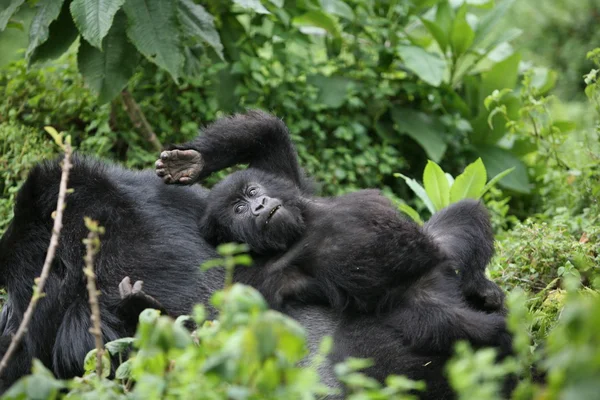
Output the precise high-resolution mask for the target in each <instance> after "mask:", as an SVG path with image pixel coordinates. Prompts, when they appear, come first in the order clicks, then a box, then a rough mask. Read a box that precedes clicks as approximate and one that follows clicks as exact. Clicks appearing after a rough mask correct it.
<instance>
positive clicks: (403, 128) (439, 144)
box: [392, 108, 447, 162]
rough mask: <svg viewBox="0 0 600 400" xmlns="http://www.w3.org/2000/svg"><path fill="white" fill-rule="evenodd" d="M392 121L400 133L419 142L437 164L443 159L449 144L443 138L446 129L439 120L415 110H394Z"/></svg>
mask: <svg viewBox="0 0 600 400" xmlns="http://www.w3.org/2000/svg"><path fill="white" fill-rule="evenodd" d="M392 119H393V120H394V123H395V124H396V125H397V126H398V131H399V132H402V133H405V134H407V135H408V136H410V137H411V138H412V139H413V140H414V141H415V142H417V143H418V144H419V145H420V146H421V147H422V148H423V150H425V153H427V157H429V158H430V159H432V160H433V161H435V162H439V161H440V160H441V159H442V157H443V156H444V153H445V152H446V147H447V144H446V142H445V141H444V138H443V136H442V134H443V132H444V129H445V128H444V126H443V125H442V124H441V123H440V121H439V120H438V119H437V118H435V117H432V116H431V115H427V114H425V113H422V112H419V111H415V110H410V109H406V108H394V109H392Z"/></svg>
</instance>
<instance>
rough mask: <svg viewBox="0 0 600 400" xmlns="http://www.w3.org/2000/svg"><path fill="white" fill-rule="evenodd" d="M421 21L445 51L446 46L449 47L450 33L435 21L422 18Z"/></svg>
mask: <svg viewBox="0 0 600 400" xmlns="http://www.w3.org/2000/svg"><path fill="white" fill-rule="evenodd" d="M421 22H422V23H423V25H425V28H427V30H428V31H429V33H430V34H431V36H433V38H434V39H435V41H436V42H437V44H438V45H439V46H440V49H441V50H442V52H444V53H445V52H446V48H448V35H447V34H446V32H444V30H443V29H442V27H441V26H439V25H438V24H436V23H435V22H433V21H429V20H427V19H421Z"/></svg>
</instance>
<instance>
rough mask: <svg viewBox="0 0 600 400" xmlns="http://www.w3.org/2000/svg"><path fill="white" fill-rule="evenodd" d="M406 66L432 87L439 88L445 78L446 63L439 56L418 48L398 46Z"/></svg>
mask: <svg viewBox="0 0 600 400" xmlns="http://www.w3.org/2000/svg"><path fill="white" fill-rule="evenodd" d="M398 53H399V54H400V57H402V61H404V66H405V67H406V68H407V69H409V70H410V71H412V72H414V73H415V75H417V76H418V77H419V78H421V79H422V80H423V81H425V82H427V83H429V84H430V85H431V86H435V87H437V86H439V85H440V84H441V83H442V79H443V78H444V72H445V71H446V62H445V61H444V60H442V59H441V58H440V57H439V56H438V55H437V54H432V53H428V52H427V51H425V50H424V49H423V48H421V47H418V46H398Z"/></svg>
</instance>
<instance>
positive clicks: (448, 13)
mask: <svg viewBox="0 0 600 400" xmlns="http://www.w3.org/2000/svg"><path fill="white" fill-rule="evenodd" d="M452 21H454V10H453V9H452V7H451V6H450V3H448V0H444V1H442V2H440V3H439V4H438V5H437V10H436V11H435V23H436V25H437V26H439V27H440V29H441V30H442V32H444V34H445V35H446V36H447V37H448V36H450V29H452Z"/></svg>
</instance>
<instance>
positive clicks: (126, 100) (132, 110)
mask: <svg viewBox="0 0 600 400" xmlns="http://www.w3.org/2000/svg"><path fill="white" fill-rule="evenodd" d="M121 98H122V99H123V104H124V105H125V111H126V112H127V115H129V119H130V120H131V122H133V126H135V128H136V129H138V130H139V131H141V132H142V134H143V135H144V136H145V137H146V139H147V140H148V141H149V142H150V143H152V145H153V146H154V148H155V149H156V150H157V151H161V150H162V144H160V141H159V140H158V137H156V133H154V131H153V130H152V127H151V126H150V124H149V123H148V120H147V119H146V116H145V115H144V113H143V112H142V109H141V108H140V106H138V104H137V103H136V102H135V99H134V98H133V96H132V95H131V93H129V91H127V90H123V91H122V92H121Z"/></svg>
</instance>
